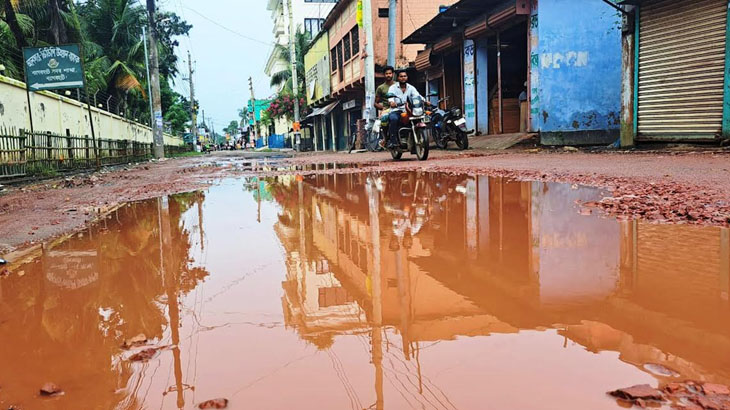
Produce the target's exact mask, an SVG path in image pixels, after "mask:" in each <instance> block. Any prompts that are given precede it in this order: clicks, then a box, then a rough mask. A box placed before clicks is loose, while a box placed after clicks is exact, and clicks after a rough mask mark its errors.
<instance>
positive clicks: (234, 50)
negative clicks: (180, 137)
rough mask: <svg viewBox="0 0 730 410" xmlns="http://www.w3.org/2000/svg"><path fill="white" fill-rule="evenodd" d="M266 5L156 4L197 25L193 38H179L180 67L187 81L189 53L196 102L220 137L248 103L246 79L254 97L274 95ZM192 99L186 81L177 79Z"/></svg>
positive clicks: (234, 1)
mask: <svg viewBox="0 0 730 410" xmlns="http://www.w3.org/2000/svg"><path fill="white" fill-rule="evenodd" d="M266 3H267V1H266V0H158V7H160V8H161V9H163V10H169V11H173V12H175V13H177V14H178V15H180V16H181V17H182V18H184V19H185V20H186V21H187V22H188V23H190V24H192V25H193V29H192V30H191V32H190V39H187V38H184V37H183V38H180V39H179V41H180V48H179V50H178V56H179V58H180V62H179V68H180V71H181V73H185V77H186V78H187V70H188V68H187V67H188V65H187V61H188V60H187V52H188V50H190V52H191V53H192V56H193V62H194V66H193V67H194V69H195V70H196V72H195V74H194V75H193V78H194V79H195V97H196V99H197V100H198V101H200V108H201V109H202V110H205V115H206V117H210V118H212V120H213V123H214V125H215V129H216V131H217V132H220V130H221V129H222V128H223V127H225V126H227V125H228V124H229V123H230V122H231V120H234V119H238V109H239V108H242V107H243V106H244V104H245V103H246V102H247V101H248V98H249V96H250V92H249V90H248V77H249V76H251V77H253V83H254V90H255V92H256V98H266V97H268V96H269V95H270V94H271V89H270V87H269V79H268V77H266V74H264V67H265V65H266V59H267V57H268V56H269V52H270V51H271V49H272V47H273V46H272V43H273V34H272V32H271V30H272V28H273V22H272V21H271V14H270V12H268V11H267V10H266ZM175 88H176V89H177V90H178V91H179V92H180V93H183V94H185V95H186V96H189V95H190V88H189V87H188V84H187V81H183V80H182V79H181V78H180V79H178V80H177V83H176V87H175Z"/></svg>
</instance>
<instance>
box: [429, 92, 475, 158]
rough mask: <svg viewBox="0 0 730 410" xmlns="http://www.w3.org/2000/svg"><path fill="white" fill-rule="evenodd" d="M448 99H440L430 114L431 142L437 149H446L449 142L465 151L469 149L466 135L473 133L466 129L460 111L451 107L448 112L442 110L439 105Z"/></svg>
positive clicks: (464, 120)
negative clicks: (454, 143)
mask: <svg viewBox="0 0 730 410" xmlns="http://www.w3.org/2000/svg"><path fill="white" fill-rule="evenodd" d="M448 99H449V97H446V98H442V99H440V100H438V102H437V103H436V107H437V108H435V109H434V110H433V112H432V113H431V124H432V125H431V128H432V129H433V142H435V143H436V146H437V147H438V148H439V149H446V147H447V146H448V145H449V141H454V142H456V146H457V147H459V149H462V150H465V149H468V148H469V137H468V135H469V134H470V133H471V132H473V131H469V130H468V129H467V128H466V119H464V116H463V115H462V112H461V109H460V108H457V107H453V108H451V109H450V110H448V111H446V110H442V109H441V108H439V105H440V104H441V103H442V102H444V101H447V100H448Z"/></svg>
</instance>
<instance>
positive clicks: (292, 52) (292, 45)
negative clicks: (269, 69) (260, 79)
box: [286, 0, 299, 123]
mask: <svg viewBox="0 0 730 410" xmlns="http://www.w3.org/2000/svg"><path fill="white" fill-rule="evenodd" d="M286 4H287V8H288V9H289V10H288V12H289V57H290V58H291V84H292V87H291V88H292V92H293V93H294V98H295V101H294V122H295V123H299V76H298V75H297V49H296V38H297V33H296V31H294V29H295V27H294V13H293V12H292V7H291V0H286Z"/></svg>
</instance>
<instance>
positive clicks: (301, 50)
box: [271, 28, 312, 95]
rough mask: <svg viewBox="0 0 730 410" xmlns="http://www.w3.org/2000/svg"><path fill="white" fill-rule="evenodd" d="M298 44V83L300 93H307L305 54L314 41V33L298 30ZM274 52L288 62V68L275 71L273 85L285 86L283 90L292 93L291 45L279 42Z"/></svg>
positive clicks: (280, 58)
mask: <svg viewBox="0 0 730 410" xmlns="http://www.w3.org/2000/svg"><path fill="white" fill-rule="evenodd" d="M294 41H295V44H296V58H297V80H298V81H299V83H298V87H297V88H299V90H298V94H300V95H306V91H305V90H306V86H305V83H306V72H305V70H304V54H305V52H306V50H307V48H308V47H309V43H310V42H311V41H312V35H311V34H309V32H307V31H302V30H301V28H299V29H298V30H297V34H296V36H295V38H294ZM274 53H276V54H277V58H278V59H279V60H281V61H283V62H285V63H286V67H287V68H286V69H284V70H282V71H279V72H277V73H274V74H273V75H272V76H271V86H272V87H280V86H283V88H282V92H285V93H287V94H292V88H293V87H292V71H291V53H290V52H289V47H287V46H283V45H281V44H277V45H276V46H275V49H274Z"/></svg>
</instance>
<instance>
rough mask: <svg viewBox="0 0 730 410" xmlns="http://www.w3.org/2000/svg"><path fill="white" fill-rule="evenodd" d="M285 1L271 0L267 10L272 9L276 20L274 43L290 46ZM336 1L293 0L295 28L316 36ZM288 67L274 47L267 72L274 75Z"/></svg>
mask: <svg viewBox="0 0 730 410" xmlns="http://www.w3.org/2000/svg"><path fill="white" fill-rule="evenodd" d="M284 1H286V0H269V3H268V5H267V10H269V11H271V19H272V20H273V22H274V25H273V26H274V28H273V35H274V43H275V44H280V45H282V46H288V44H289V16H287V15H286V14H285V13H284V11H285V7H284V6H285V5H284ZM335 3H337V0H291V5H292V17H293V19H294V27H295V28H294V29H295V30H300V29H301V30H304V31H307V32H309V33H310V34H311V35H312V38H314V37H315V36H316V35H317V34H318V33H319V32H320V30H321V29H322V25H323V24H324V20H325V18H326V17H327V15H328V14H329V12H330V11H331V10H332V7H334V5H335ZM287 68H288V67H287V65H286V62H284V61H282V60H281V58H279V55H278V54H277V53H276V50H275V49H273V48H272V50H271V53H270V54H269V59H268V60H267V62H266V69H265V72H266V74H267V75H268V76H272V75H273V74H275V73H277V72H279V71H282V70H285V69H287Z"/></svg>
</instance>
